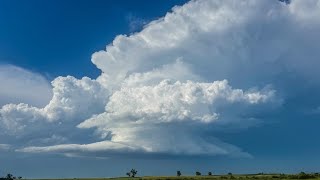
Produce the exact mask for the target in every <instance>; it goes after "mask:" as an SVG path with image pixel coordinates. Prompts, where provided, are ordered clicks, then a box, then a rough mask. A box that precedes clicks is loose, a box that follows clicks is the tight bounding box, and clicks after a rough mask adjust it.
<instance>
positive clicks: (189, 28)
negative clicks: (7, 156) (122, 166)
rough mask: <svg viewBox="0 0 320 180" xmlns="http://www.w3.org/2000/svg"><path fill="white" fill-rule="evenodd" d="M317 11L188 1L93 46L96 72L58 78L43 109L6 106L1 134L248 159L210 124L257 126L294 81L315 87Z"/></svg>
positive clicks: (43, 144) (113, 149)
mask: <svg viewBox="0 0 320 180" xmlns="http://www.w3.org/2000/svg"><path fill="white" fill-rule="evenodd" d="M319 18H320V1H316V0H310V1H306V2H304V1H297V0H296V1H294V0H293V1H292V2H291V3H290V4H288V5H286V4H285V3H281V2H279V1H276V0H275V1H270V0H261V1H256V0H245V1H237V0H228V1H226V0H217V1H211V0H194V1H190V2H188V3H186V4H185V5H183V6H181V7H174V8H173V10H172V12H170V13H167V14H166V15H165V17H163V18H161V19H159V20H156V21H152V22H150V23H149V24H148V25H146V26H145V27H144V29H143V30H142V31H141V32H137V33H135V34H132V35H130V36H126V35H119V36H117V37H116V38H115V39H114V41H113V43H112V44H111V45H108V46H107V48H106V50H105V51H99V52H96V53H94V54H93V55H92V62H93V63H94V64H95V65H96V66H97V68H99V69H101V71H102V74H101V75H100V76H99V77H98V78H97V79H90V78H87V77H84V78H82V79H76V78H74V77H72V76H68V77H58V78H56V79H55V80H54V81H53V82H52V86H53V97H52V99H51V101H50V102H49V103H48V104H47V105H46V106H45V107H43V108H38V107H34V106H32V105H29V104H7V105H4V106H3V107H2V108H1V109H0V128H1V129H2V131H1V133H0V137H7V138H11V139H12V141H14V142H16V144H17V145H16V147H17V151H19V152H29V153H31V152H34V153H40V152H41V153H45V152H47V153H48V152H60V153H63V154H65V155H70V154H78V155H79V153H80V154H81V153H87V154H90V153H92V152H93V154H95V153H96V152H100V153H102V154H104V155H110V154H116V153H124V152H125V153H128V152H130V153H163V154H175V155H176V154H180V155H230V156H246V157H248V156H250V155H249V154H248V153H246V152H243V151H242V150H241V149H240V148H238V147H236V146H233V145H231V144H228V143H225V142H221V141H220V140H219V139H217V138H215V137H214V135H213V134H214V133H215V127H219V126H220V125H223V127H224V128H226V127H228V126H229V127H232V128H235V127H244V126H245V127H249V126H251V125H253V124H255V122H254V120H258V117H255V115H257V114H259V112H264V113H265V112H268V111H272V109H273V108H276V107H278V106H279V105H281V102H282V101H283V100H285V96H287V95H290V93H291V94H294V92H295V90H297V89H299V88H300V87H297V86H296V83H295V82H296V80H303V81H302V82H309V85H311V86H319V85H320V81H319V80H318V79H317V78H316V77H318V76H317V75H319V71H318V69H317V67H319V65H320V64H319V61H318V59H317V57H319V56H320V52H319V51H318V47H319V42H320V36H316V34H317V33H318V32H319V30H320V22H319V21H318V19H319ZM306 62H307V63H306ZM293 79H294V81H292V80H293ZM293 82H294V83H293ZM282 95H284V96H282ZM52 129H54V130H52ZM43 132H46V133H43ZM70 132H72V133H70ZM30 134H32V135H33V136H28V135H30ZM26 137H32V138H31V139H27V140H26V139H25V138H26ZM22 140H23V142H25V143H21V142H22ZM130 153H129V154H130ZM79 156H80V155H79Z"/></svg>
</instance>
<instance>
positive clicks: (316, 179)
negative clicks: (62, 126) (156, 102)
mask: <svg viewBox="0 0 320 180" xmlns="http://www.w3.org/2000/svg"><path fill="white" fill-rule="evenodd" d="M211 179H212V180H246V179H249V180H264V179H266V180H284V179H292V180H294V179H297V180H298V179H305V180H308V179H310V180H311V179H312V180H320V175H319V174H305V173H300V174H243V175H236V174H235V175H213V176H205V175H203V176H180V177H177V176H143V177H135V178H130V177H115V178H74V179H41V180H211ZM39 180H40V179H39Z"/></svg>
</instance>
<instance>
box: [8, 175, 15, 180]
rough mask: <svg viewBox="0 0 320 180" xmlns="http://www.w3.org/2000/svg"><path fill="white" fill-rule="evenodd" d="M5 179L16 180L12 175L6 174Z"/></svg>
mask: <svg viewBox="0 0 320 180" xmlns="http://www.w3.org/2000/svg"><path fill="white" fill-rule="evenodd" d="M6 179H7V180H14V179H16V178H15V177H14V176H13V175H12V174H7V176H6Z"/></svg>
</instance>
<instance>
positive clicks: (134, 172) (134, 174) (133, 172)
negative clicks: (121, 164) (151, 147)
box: [130, 169, 138, 177]
mask: <svg viewBox="0 0 320 180" xmlns="http://www.w3.org/2000/svg"><path fill="white" fill-rule="evenodd" d="M130 173H131V177H135V176H136V174H137V173H138V171H137V170H135V169H131V171H130Z"/></svg>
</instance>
